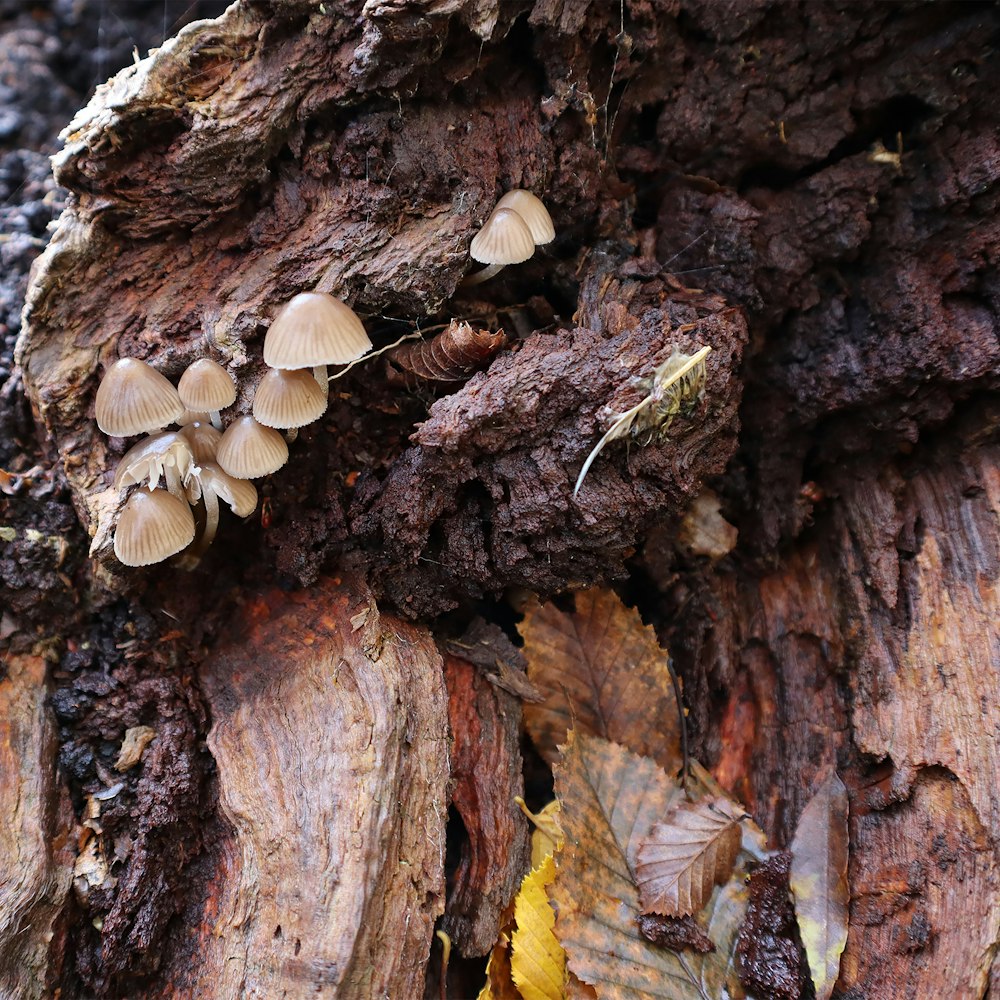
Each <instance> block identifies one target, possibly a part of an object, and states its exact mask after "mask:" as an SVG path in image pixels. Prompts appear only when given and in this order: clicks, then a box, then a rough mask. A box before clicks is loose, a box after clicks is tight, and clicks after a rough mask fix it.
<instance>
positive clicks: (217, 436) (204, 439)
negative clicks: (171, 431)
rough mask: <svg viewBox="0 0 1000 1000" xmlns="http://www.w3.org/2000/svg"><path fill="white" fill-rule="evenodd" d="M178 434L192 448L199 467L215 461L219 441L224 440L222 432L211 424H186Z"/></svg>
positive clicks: (199, 422) (197, 421)
mask: <svg viewBox="0 0 1000 1000" xmlns="http://www.w3.org/2000/svg"><path fill="white" fill-rule="evenodd" d="M177 433H178V434H180V436H181V437H182V438H184V440H185V441H187V443H188V444H189V445H190V446H191V453H192V454H193V455H194V460H195V462H197V463H198V465H204V464H205V463H206V462H214V461H215V456H216V454H217V453H218V451H219V441H221V440H222V432H221V431H217V430H216V429H215V428H214V427H213V426H212V425H211V424H210V423H203V422H202V421H200V420H193V421H191V423H189V424H184V426H183V427H181V429H180V430H179V431H178V432H177Z"/></svg>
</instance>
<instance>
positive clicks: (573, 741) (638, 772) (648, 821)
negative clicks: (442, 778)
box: [549, 734, 746, 1000]
mask: <svg viewBox="0 0 1000 1000" xmlns="http://www.w3.org/2000/svg"><path fill="white" fill-rule="evenodd" d="M555 780H556V794H557V795H558V797H559V800H560V802H561V803H562V813H561V820H560V822H561V825H562V828H563V831H564V833H565V836H566V846H565V847H564V848H563V850H562V852H560V854H559V856H558V859H557V870H556V879H555V882H554V883H553V884H552V887H551V888H550V892H549V895H550V898H551V899H552V901H553V903H554V904H555V906H556V911H557V916H556V925H555V932H556V937H557V938H558V939H559V940H560V942H561V943H562V946H563V948H565V950H566V961H567V965H568V966H569V969H570V971H571V972H573V973H574V974H575V975H577V976H579V978H580V979H581V980H583V981H584V982H585V983H590V984H591V985H593V986H594V988H595V990H596V992H597V995H598V997H599V998H601V1000H626V998H627V1000H647V998H664V997H671V998H674V1000H715V998H717V997H720V996H721V995H722V991H723V989H727V990H728V991H729V995H730V996H731V997H734V998H735V997H740V996H742V995H743V994H742V991H741V989H740V987H739V982H738V980H737V978H736V975H735V969H734V967H733V945H734V942H735V939H736V932H737V929H738V927H739V924H740V922H741V921H742V918H743V913H744V911H745V907H746V891H745V888H744V886H743V879H742V871H741V869H738V870H737V873H736V874H734V876H733V878H732V879H731V880H730V881H729V882H728V883H727V884H726V885H725V886H723V887H721V888H719V889H717V890H716V891H715V892H714V893H713V895H712V898H711V899H710V900H709V902H708V905H707V906H706V908H705V915H704V920H705V922H706V927H707V933H708V936H709V937H710V938H711V940H712V942H713V943H714V944H715V946H716V951H715V952H713V953H710V954H705V955H698V954H695V955H691V954H683V955H680V954H677V953H675V952H673V951H669V950H667V949H665V948H660V947H658V946H656V945H654V944H652V943H651V942H649V941H647V940H646V939H645V938H644V937H643V936H642V934H641V932H640V930H639V923H638V920H639V916H640V910H639V891H638V889H637V888H636V885H635V879H634V875H633V865H634V863H635V855H636V852H637V851H638V847H639V844H640V843H641V841H642V840H643V839H644V838H645V836H646V835H647V833H648V831H649V830H650V828H651V827H652V826H653V824H654V823H655V822H656V821H657V820H658V819H660V818H662V817H663V816H664V815H665V814H666V813H667V812H668V811H669V810H670V808H671V807H672V806H673V805H676V804H677V802H679V801H680V798H681V796H683V792H682V791H681V789H680V787H679V786H678V785H677V783H676V782H674V781H673V780H672V779H671V778H670V777H668V776H667V774H665V773H664V772H663V771H662V770H661V769H660V768H659V767H657V766H656V764H655V763H654V762H653V761H652V760H650V759H648V758H646V757H641V756H639V755H637V754H634V753H631V752H629V751H628V750H627V749H625V748H624V747H622V746H618V745H617V744H614V743H609V742H608V741H606V740H602V739H597V738H595V737H592V736H583V735H581V736H576V735H575V734H574V735H572V736H571V737H570V739H569V742H568V744H567V746H566V747H565V750H564V759H563V761H562V763H561V764H559V765H557V766H556V768H555Z"/></svg>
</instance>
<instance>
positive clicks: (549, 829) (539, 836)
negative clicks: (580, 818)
mask: <svg viewBox="0 0 1000 1000" xmlns="http://www.w3.org/2000/svg"><path fill="white" fill-rule="evenodd" d="M514 801H515V802H516V803H517V804H518V805H519V806H520V807H521V812H523V813H524V815H525V816H527V817H528V819H529V820H531V822H532V823H533V824H534V826H535V829H534V830H532V831H531V867H532V868H537V867H538V866H539V865H540V864H541V863H542V862H543V861H544V860H545V858H546V856H547V855H549V854H555V853H556V851H561V850H562V846H563V839H564V838H563V832H562V827H561V826H560V825H559V809H560V806H559V800H558V799H553V800H552V801H551V802H550V803H549V804H548V805H547V806H545V807H544V808H543V809H542V810H541V811H540V812H537V813H533V812H532V811H531V810H530V809H529V808H528V807H527V806H526V805H525V804H524V799H522V798H516V799H514Z"/></svg>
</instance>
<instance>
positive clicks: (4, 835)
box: [0, 654, 75, 1000]
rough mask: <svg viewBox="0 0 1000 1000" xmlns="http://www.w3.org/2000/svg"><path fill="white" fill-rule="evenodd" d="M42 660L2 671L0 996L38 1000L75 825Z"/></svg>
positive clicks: (61, 936) (46, 981) (26, 657)
mask: <svg viewBox="0 0 1000 1000" xmlns="http://www.w3.org/2000/svg"><path fill="white" fill-rule="evenodd" d="M45 671H46V664H45V661H44V660H43V659H42V658H41V657H40V656H33V655H30V654H22V655H15V656H11V657H9V658H5V660H4V663H3V672H2V673H0V775H3V780H2V781H0V996H10V997H15V996H16V997H23V998H25V1000H42V998H44V997H48V996H51V995H52V989H53V987H54V984H55V983H56V981H57V980H58V977H59V975H60V974H61V972H62V959H63V949H64V947H65V924H64V920H63V917H62V913H63V907H64V906H65V903H66V897H67V895H68V893H69V887H70V882H71V880H72V877H73V858H74V854H75V851H74V845H73V822H72V816H71V814H70V811H69V808H68V802H66V801H65V790H64V789H63V788H62V787H60V785H59V783H58V780H57V778H56V773H55V767H54V764H55V738H54V737H55V733H54V727H53V724H52V717H51V715H50V714H49V712H48V711H47V710H46V708H45V699H46V696H47V690H46V685H45Z"/></svg>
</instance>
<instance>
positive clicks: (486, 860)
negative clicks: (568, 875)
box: [444, 654, 531, 955]
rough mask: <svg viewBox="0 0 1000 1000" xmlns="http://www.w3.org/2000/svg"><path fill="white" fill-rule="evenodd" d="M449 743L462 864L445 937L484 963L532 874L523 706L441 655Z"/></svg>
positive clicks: (461, 663)
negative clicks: (523, 801)
mask: <svg viewBox="0 0 1000 1000" xmlns="http://www.w3.org/2000/svg"><path fill="white" fill-rule="evenodd" d="M444 663H445V679H446V682H447V686H448V717H449V721H450V724H451V735H452V758H451V773H452V781H453V787H452V793H451V801H452V804H453V805H454V807H455V809H456V811H457V812H458V815H459V817H460V819H461V821H462V826H463V827H464V829H465V837H464V838H463V840H462V856H461V859H460V860H459V863H458V867H457V868H456V869H455V873H454V883H453V884H452V885H451V886H450V887H449V893H448V906H447V911H446V917H445V921H444V929H445V931H446V932H447V933H448V934H450V935H451V937H452V940H453V941H454V943H455V944H456V945H458V947H459V949H460V950H461V953H462V954H463V955H486V954H488V953H489V951H490V949H491V948H492V947H493V945H494V944H495V942H496V940H497V937H498V936H499V933H500V930H501V927H502V924H503V918H504V915H505V911H506V910H507V908H508V907H509V906H510V905H511V903H512V902H513V900H514V895H515V893H516V892H517V890H518V888H519V887H520V884H521V879H522V878H523V877H524V875H525V874H526V873H527V871H528V868H529V864H528V862H529V859H530V857H531V842H530V838H529V834H528V822H527V820H526V819H525V817H524V814H523V813H522V812H521V810H520V809H519V808H518V807H517V805H516V804H515V802H514V798H515V796H521V797H522V798H523V797H524V777H523V775H522V761H521V750H520V740H521V703H520V701H519V700H518V699H517V698H515V697H514V696H513V695H512V694H509V693H508V692H506V691H504V690H502V689H501V688H499V687H496V686H494V685H493V684H491V683H490V682H489V680H487V679H486V677H485V676H484V674H483V673H482V672H481V671H479V670H477V669H476V667H474V666H473V665H472V664H471V663H469V662H468V661H466V660H462V659H460V658H459V657H457V656H451V655H448V654H445V659H444Z"/></svg>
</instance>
